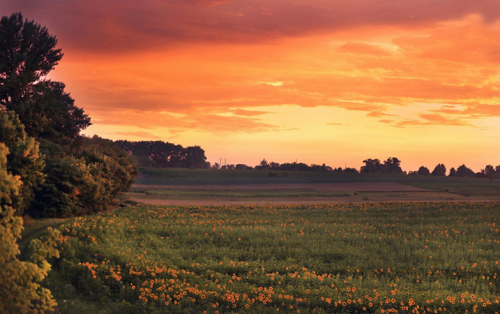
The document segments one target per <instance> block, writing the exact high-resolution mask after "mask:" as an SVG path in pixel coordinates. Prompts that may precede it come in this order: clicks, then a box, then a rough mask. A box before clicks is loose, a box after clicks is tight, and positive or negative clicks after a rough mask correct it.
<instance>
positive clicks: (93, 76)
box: [0, 0, 500, 171]
mask: <svg viewBox="0 0 500 314" xmlns="http://www.w3.org/2000/svg"><path fill="white" fill-rule="evenodd" d="M0 11H1V12H2V13H3V14H4V15H10V14H11V13H13V12H16V11H20V12H22V13H23V15H24V16H25V17H26V18H28V19H30V20H31V19H34V20H35V21H36V22H38V23H40V24H42V25H45V26H47V27H48V29H49V31H50V33H51V34H54V35H56V36H57V38H58V39H59V44H58V46H59V47H60V48H62V49H63V52H64V54H65V56H64V58H63V59H62V61H61V62H60V64H59V65H58V66H57V68H56V70H55V71H53V73H52V74H51V78H52V79H56V80H60V81H62V82H64V83H65V84H66V86H67V91H69V92H71V95H72V96H73V97H74V98H75V100H76V104H77V105H78V106H79V107H82V108H83V109H84V110H85V112H86V113H88V114H89V115H90V116H91V117H92V122H93V125H92V126H91V127H90V128H88V129H87V130H86V131H85V134H88V135H92V134H98V135H100V136H102V137H106V138H111V139H128V140H164V141H169V142H173V143H176V144H181V145H183V146H188V145H200V146H201V147H202V148H203V149H205V151H206V155H207V157H208V160H209V161H211V162H212V163H213V162H217V161H218V160H219V158H223V159H224V158H226V159H227V161H228V162H229V163H234V164H236V163H245V164H247V165H251V166H254V165H256V164H258V163H259V162H260V160H262V159H263V158H266V159H267V160H268V161H276V162H279V163H284V162H291V161H295V160H298V161H300V162H305V163H308V164H311V163H316V164H323V163H326V164H328V165H330V166H333V167H339V166H341V167H343V166H344V165H345V164H347V165H348V166H350V167H356V168H359V167H360V166H361V165H362V161H363V160H364V159H367V158H379V159H386V158H388V157H398V158H399V159H400V160H402V167H403V169H404V170H417V169H418V167H419V166H421V165H424V166H427V167H428V168H431V170H432V168H434V166H435V165H436V164H437V163H444V164H445V165H446V166H447V168H448V169H449V168H451V167H455V168H456V167H458V166H460V165H461V164H463V163H465V164H466V165H467V166H469V167H470V168H472V169H473V170H475V171H479V170H480V169H481V168H484V166H485V165H487V164H493V165H499V164H500V145H499V144H500V37H499V36H498V34H499V33H500V3H499V2H498V0H482V1H463V0H451V1H442V2H440V5H437V4H436V1H434V0H416V1H400V0H381V1H372V0H353V1H339V0H287V1H285V0H276V1H266V0H239V1H235V0H172V1H153V0H150V1H142V2H140V3H139V2H124V1H118V0H110V1H106V2H102V1H97V0H85V1H83V0H75V1H67V2H64V1H63V2H61V1H55V0H45V1H36V2H34V1H27V0H7V1H2V3H1V4H0Z"/></svg>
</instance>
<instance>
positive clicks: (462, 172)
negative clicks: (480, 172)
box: [457, 165, 475, 177]
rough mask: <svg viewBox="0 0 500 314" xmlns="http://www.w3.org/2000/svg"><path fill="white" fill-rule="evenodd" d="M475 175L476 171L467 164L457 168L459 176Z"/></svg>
mask: <svg viewBox="0 0 500 314" xmlns="http://www.w3.org/2000/svg"><path fill="white" fill-rule="evenodd" d="M474 175H475V173H474V171H472V170H471V169H469V168H467V166H466V165H461V166H460V167H458V168H457V176H459V177H473V176H474Z"/></svg>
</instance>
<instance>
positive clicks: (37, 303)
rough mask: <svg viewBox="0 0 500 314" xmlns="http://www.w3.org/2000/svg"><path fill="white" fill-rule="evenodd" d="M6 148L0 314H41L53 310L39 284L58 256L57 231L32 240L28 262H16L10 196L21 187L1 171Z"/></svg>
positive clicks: (0, 176) (0, 212)
mask: <svg viewBox="0 0 500 314" xmlns="http://www.w3.org/2000/svg"><path fill="white" fill-rule="evenodd" d="M6 153H7V149H6V148H5V146H4V144H2V143H0V206H1V207H0V252H2V254H0V312H1V313H5V314H10V313H33V314H35V313H42V312H46V311H53V310H54V307H55V306H56V302H55V300H54V299H53V298H52V295H51V293H50V291H49V290H48V289H45V288H42V287H41V286H40V284H39V283H40V282H41V281H42V280H43V279H44V278H45V277H46V276H47V273H48V271H49V270H50V267H51V266H50V264H49V263H48V262H47V260H46V259H47V258H50V257H53V256H55V257H58V256H59V252H58V251H57V250H56V249H55V247H56V239H58V238H59V236H60V233H59V231H55V230H52V229H49V230H48V235H47V236H46V237H45V238H42V239H38V240H34V241H32V249H33V254H32V256H31V260H32V262H24V261H20V260H19V259H18V258H17V256H18V255H19V253H20V252H19V248H18V245H17V240H19V239H20V237H21V231H22V229H23V225H22V220H21V218H20V217H15V216H14V209H13V208H12V207H11V204H12V200H13V196H15V195H16V194H17V193H18V188H19V186H20V185H21V181H20V180H19V177H14V176H12V175H10V174H8V173H7V171H6V169H5V164H6V162H7V159H6Z"/></svg>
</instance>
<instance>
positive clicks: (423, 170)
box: [417, 166, 431, 176]
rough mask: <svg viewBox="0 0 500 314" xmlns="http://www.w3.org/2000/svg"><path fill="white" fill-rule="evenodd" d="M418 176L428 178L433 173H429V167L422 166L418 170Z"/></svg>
mask: <svg viewBox="0 0 500 314" xmlns="http://www.w3.org/2000/svg"><path fill="white" fill-rule="evenodd" d="M417 174H418V175H419V176H428V175H430V174H431V173H430V171H429V169H428V168H427V167H424V166H421V167H420V168H418V172H417Z"/></svg>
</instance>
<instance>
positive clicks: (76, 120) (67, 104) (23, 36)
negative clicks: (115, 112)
mask: <svg viewBox="0 0 500 314" xmlns="http://www.w3.org/2000/svg"><path fill="white" fill-rule="evenodd" d="M56 44H57V39H56V37H55V36H52V35H50V34H49V32H48V30H47V28H45V27H42V26H40V25H39V24H37V23H35V22H34V21H28V20H23V16H22V14H21V13H14V14H12V15H11V16H10V17H6V16H4V17H2V19H1V21H0V108H2V109H3V110H12V111H14V112H16V113H17V115H18V116H19V119H20V120H21V122H22V123H23V124H24V127H25V130H26V133H27V134H28V136H31V137H34V138H36V139H41V138H43V139H48V140H51V141H55V142H64V143H67V142H68V141H72V140H74V139H75V138H76V137H77V136H78V135H79V133H80V131H81V130H83V129H85V128H86V127H88V126H89V125H90V124H91V123H90V118H89V117H88V116H87V115H86V114H84V112H83V110H82V109H80V108H78V107H76V106H75V104H74V100H73V99H72V98H71V97H70V95H69V94H68V93H67V92H65V91H64V87H65V86H64V84H63V83H61V82H53V81H51V80H48V79H47V78H46V76H47V74H48V73H49V72H50V71H51V70H52V69H53V68H54V67H55V66H56V65H57V63H58V62H59V61H60V60H61V58H62V56H63V54H62V53H61V49H58V48H56Z"/></svg>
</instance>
